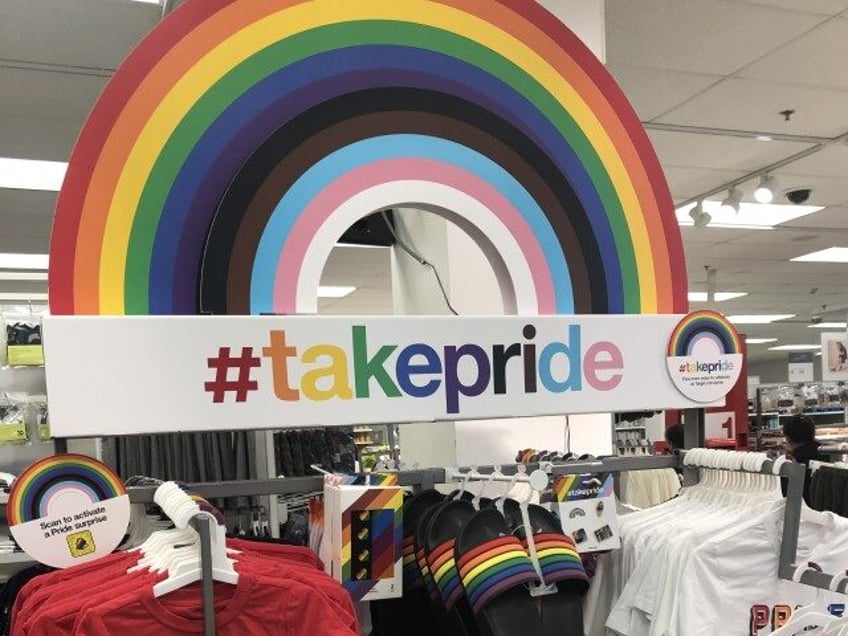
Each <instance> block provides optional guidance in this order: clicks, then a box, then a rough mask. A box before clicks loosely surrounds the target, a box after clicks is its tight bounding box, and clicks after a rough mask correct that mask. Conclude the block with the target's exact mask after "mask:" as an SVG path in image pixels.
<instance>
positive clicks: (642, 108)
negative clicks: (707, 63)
mask: <svg viewBox="0 0 848 636" xmlns="http://www.w3.org/2000/svg"><path fill="white" fill-rule="evenodd" d="M610 71H611V72H612V74H613V76H614V77H615V79H616V80H617V81H618V83H619V86H621V89H622V90H623V91H624V94H625V95H627V99H629V100H630V103H631V104H632V105H633V107H634V108H635V109H636V112H637V113H638V114H639V117H640V119H641V120H642V121H649V120H651V119H654V118H655V117H658V116H659V115H661V114H663V113H664V112H666V111H668V110H670V109H672V108H674V107H675V106H677V105H679V104H682V103H683V102H685V101H686V100H687V99H689V98H690V97H692V96H694V95H696V94H698V93H699V92H701V91H702V90H704V89H705V88H707V87H708V86H710V85H711V84H714V83H715V82H717V81H718V80H720V79H721V76H719V75H702V74H698V73H684V72H682V71H669V70H663V69H657V68H644V67H637V66H628V65H626V64H618V65H615V66H612V67H611V68H610Z"/></svg>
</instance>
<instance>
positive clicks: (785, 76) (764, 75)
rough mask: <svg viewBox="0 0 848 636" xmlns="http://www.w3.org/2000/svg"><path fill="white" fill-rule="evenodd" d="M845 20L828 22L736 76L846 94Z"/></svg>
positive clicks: (847, 29) (847, 28)
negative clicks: (834, 89) (841, 91)
mask: <svg viewBox="0 0 848 636" xmlns="http://www.w3.org/2000/svg"><path fill="white" fill-rule="evenodd" d="M846 58H848V20H829V21H828V22H825V23H824V24H822V25H820V26H817V27H816V28H815V29H813V30H812V31H809V32H808V33H805V34H804V35H802V36H801V37H799V38H798V39H797V40H794V41H792V42H790V43H789V44H786V45H785V46H783V47H781V48H780V49H778V50H777V51H775V52H774V53H771V54H769V55H767V56H766V57H764V58H763V59H761V60H758V61H757V62H755V63H754V64H752V65H751V66H749V67H748V68H746V69H744V70H743V71H742V72H741V73H740V76H742V77H751V78H754V79H761V80H767V81H773V82H779V83H783V84H800V85H806V86H817V87H822V88H839V89H843V90H848V64H846V63H845V60H846Z"/></svg>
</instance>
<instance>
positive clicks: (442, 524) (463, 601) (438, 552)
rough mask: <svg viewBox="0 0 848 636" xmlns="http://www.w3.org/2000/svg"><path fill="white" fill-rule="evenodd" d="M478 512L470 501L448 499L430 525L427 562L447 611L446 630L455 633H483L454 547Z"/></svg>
mask: <svg viewBox="0 0 848 636" xmlns="http://www.w3.org/2000/svg"><path fill="white" fill-rule="evenodd" d="M475 512H476V511H475V510H474V506H473V505H471V503H469V502H467V501H449V502H447V503H444V504H442V505H441V506H439V507H438V508H437V509H436V511H435V512H434V513H433V516H432V518H431V519H430V523H429V525H428V527H427V536H426V541H425V549H426V552H427V562H428V564H429V566H430V572H431V573H432V575H433V580H434V581H435V582H436V585H437V587H438V590H439V594H440V596H441V600H442V603H443V604H444V607H445V610H446V612H447V624H446V627H447V631H448V633H449V634H451V635H452V636H479V634H480V633H481V632H480V630H479V629H478V627H477V622H476V620H475V619H474V613H473V612H472V611H471V605H470V604H469V602H468V598H467V597H466V596H465V590H464V588H463V587H462V581H461V579H460V577H459V570H458V569H457V567H456V554H455V549H454V548H455V545H456V537H457V535H459V533H460V531H461V530H462V528H463V527H464V526H465V524H466V523H467V522H468V520H469V519H470V518H471V517H473V516H474V514H475Z"/></svg>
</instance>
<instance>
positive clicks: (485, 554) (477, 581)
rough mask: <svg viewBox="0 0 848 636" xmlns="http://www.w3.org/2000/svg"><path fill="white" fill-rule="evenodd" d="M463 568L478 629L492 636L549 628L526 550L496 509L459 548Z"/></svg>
mask: <svg viewBox="0 0 848 636" xmlns="http://www.w3.org/2000/svg"><path fill="white" fill-rule="evenodd" d="M455 554H456V561H457V569H458V570H459V574H460V578H461V579H462V585H463V587H464V589H465V593H466V595H467V597H468V600H469V602H470V603H471V607H472V609H473V611H474V614H475V616H476V618H477V622H478V624H480V625H481V627H483V628H484V630H485V631H487V632H488V633H489V634H491V636H538V635H540V634H542V633H543V631H542V630H543V625H542V620H541V617H540V616H539V612H538V611H537V609H536V602H535V600H534V599H533V598H532V597H531V596H530V592H529V591H528V588H527V584H530V583H536V582H538V578H537V575H536V571H535V570H534V568H533V564H532V562H531V561H530V558H529V557H528V556H527V553H526V552H525V551H524V546H522V545H521V542H520V541H519V540H518V539H517V538H516V537H514V536H512V534H511V531H510V528H509V526H508V525H507V523H506V519H504V517H503V515H501V513H500V512H498V510H496V509H495V508H487V509H486V510H481V511H479V512H477V513H475V514H474V516H472V517H471V518H470V519H469V520H468V522H467V523H466V524H465V526H464V527H463V529H462V531H461V532H460V534H459V538H458V539H457V541H456V545H455Z"/></svg>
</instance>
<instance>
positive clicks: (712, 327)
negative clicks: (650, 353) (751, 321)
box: [667, 310, 742, 403]
mask: <svg viewBox="0 0 848 636" xmlns="http://www.w3.org/2000/svg"><path fill="white" fill-rule="evenodd" d="M667 364H668V373H669V375H670V376H671V380H672V382H674V385H675V386H676V387H677V389H678V390H679V391H680V392H681V393H682V394H683V395H685V396H686V397H688V398H690V399H692V400H695V401H696V402H701V403H710V402H715V401H716V400H719V399H721V398H723V397H724V396H725V395H727V393H728V392H729V391H730V389H731V388H732V387H733V385H735V384H736V381H737V380H738V379H739V374H740V373H741V371H742V343H741V340H740V338H739V334H738V333H737V332H736V329H735V328H734V327H733V325H732V324H730V322H729V321H728V320H727V319H726V318H725V317H724V316H722V315H721V314H719V313H717V312H714V311H706V310H705V311H697V312H694V313H691V314H689V315H688V316H686V317H685V318H684V319H683V320H681V321H680V323H678V325H677V327H675V329H674V331H673V332H672V334H671V337H670V338H669V341H668V361H667Z"/></svg>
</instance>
